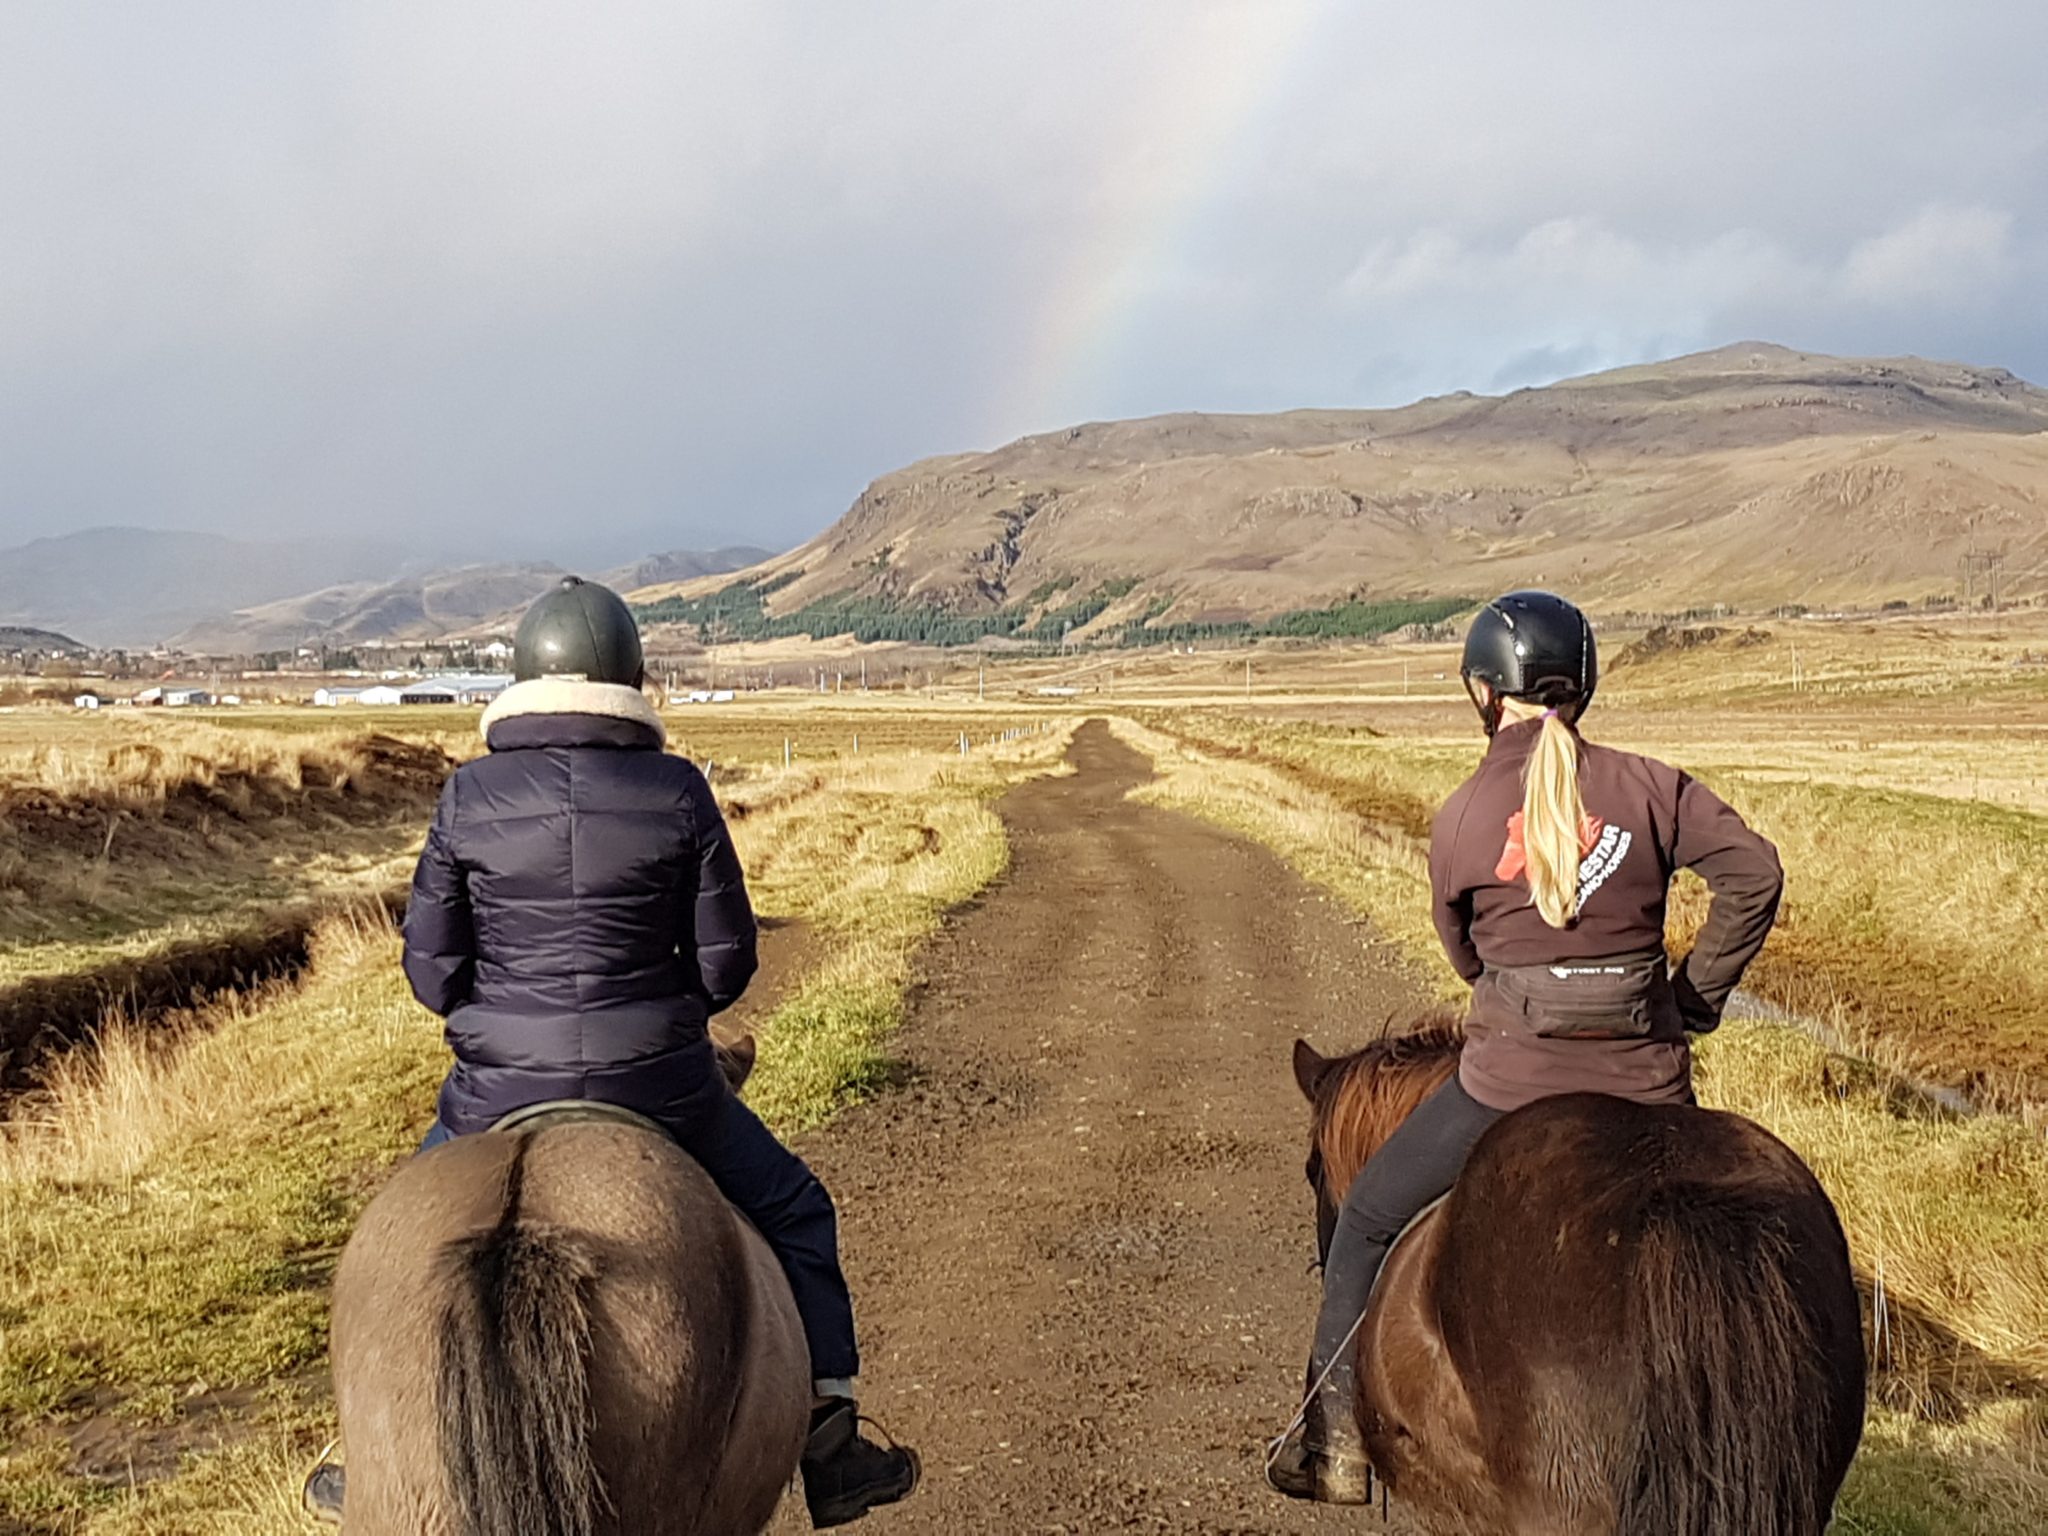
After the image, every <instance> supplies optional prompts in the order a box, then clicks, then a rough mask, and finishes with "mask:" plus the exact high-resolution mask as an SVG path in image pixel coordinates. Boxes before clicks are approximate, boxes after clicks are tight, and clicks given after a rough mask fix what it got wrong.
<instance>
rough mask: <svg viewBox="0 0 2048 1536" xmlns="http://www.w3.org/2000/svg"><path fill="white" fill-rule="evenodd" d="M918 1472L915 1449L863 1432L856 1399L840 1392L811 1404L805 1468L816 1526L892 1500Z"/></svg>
mask: <svg viewBox="0 0 2048 1536" xmlns="http://www.w3.org/2000/svg"><path fill="white" fill-rule="evenodd" d="M918 1472H919V1467H918V1460H917V1452H915V1451H913V1450H910V1449H908V1448H906V1447H904V1446H900V1445H895V1444H893V1443H892V1444H890V1445H887V1446H881V1445H877V1444H875V1443H874V1441H872V1440H865V1439H862V1438H861V1433H860V1419H859V1416H858V1414H857V1413H856V1412H855V1410H854V1406H853V1401H852V1399H850V1398H837V1399H834V1400H832V1401H830V1402H827V1403H825V1404H823V1405H821V1406H820V1407H818V1408H816V1409H813V1410H812V1412H811V1438H810V1439H809V1440H808V1441H807V1442H805V1444H804V1455H803V1474H804V1503H805V1504H807V1505H809V1506H810V1511H811V1525H812V1526H813V1528H815V1529H817V1530H821V1531H822V1530H824V1529H825V1528H826V1527H828V1526H834V1525H844V1524H846V1523H847V1521H849V1520H858V1519H859V1518H860V1517H861V1516H862V1515H864V1514H866V1513H867V1512H868V1511H869V1510H871V1509H874V1508H876V1507H877V1506H879V1505H883V1504H894V1503H895V1502H896V1501H897V1500H898V1499H901V1498H904V1497H905V1496H907V1495H908V1494H909V1492H910V1490H911V1489H913V1488H915V1487H916V1486H917V1479H918Z"/></svg>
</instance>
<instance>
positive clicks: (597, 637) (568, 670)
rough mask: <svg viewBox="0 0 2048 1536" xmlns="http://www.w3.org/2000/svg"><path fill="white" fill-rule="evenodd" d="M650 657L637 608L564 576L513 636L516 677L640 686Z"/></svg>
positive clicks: (591, 583)
mask: <svg viewBox="0 0 2048 1536" xmlns="http://www.w3.org/2000/svg"><path fill="white" fill-rule="evenodd" d="M644 668H645V658H644V657H643V656H642V655H641V651H640V626H639V625H637V624H635V623H634V622H633V610H632V609H630V608H628V607H627V606H626V605H625V602H624V601H623V600H622V599H621V598H620V597H619V594H618V593H616V592H614V591H613V590H612V589H611V588H610V587H602V586H599V585H598V584H597V583H596V582H594V581H585V580H584V579H583V578H582V577H581V576H564V577H563V578H562V580H561V582H560V584H559V585H557V586H556V587H555V588H554V589H553V590H551V591H549V592H545V593H543V594H542V595H541V596H540V597H539V598H537V599H535V601H534V604H533V606H532V607H531V608H529V609H527V610H526V617H525V618H523V619H521V620H520V621H519V633H518V634H516V635H514V636H513V637H512V675H513V676H514V677H516V678H518V679H519V681H520V682H522V683H523V682H527V681H529V680H531V679H533V678H536V677H580V678H583V679H585V680H586V681H589V682H593V683H623V684H625V685H626V686H627V687H629V688H637V687H639V686H640V680H641V676H642V673H643V670H644Z"/></svg>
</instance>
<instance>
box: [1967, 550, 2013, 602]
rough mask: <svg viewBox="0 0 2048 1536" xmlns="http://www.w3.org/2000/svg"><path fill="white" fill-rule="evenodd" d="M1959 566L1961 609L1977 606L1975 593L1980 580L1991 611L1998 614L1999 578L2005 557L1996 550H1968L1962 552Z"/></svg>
mask: <svg viewBox="0 0 2048 1536" xmlns="http://www.w3.org/2000/svg"><path fill="white" fill-rule="evenodd" d="M1960 564H1961V566H1962V577H1963V607H1964V608H1966V609H1967V608H1974V607H1976V606H1977V591H1978V587H1979V585H1980V581H1979V578H1981V585H1982V587H1983V589H1984V595H1985V596H1986V597H1988V598H1989V599H1990V602H1991V611H1992V612H1993V613H1996V612H1998V609H1999V597H2000V594H1999V590H1998V589H1999V577H2000V575H2001V574H2002V572H2003V568H2004V566H2005V556H2004V555H2002V554H1999V553H1998V552H1997V551H1996V550H1990V549H1970V550H1965V551H1964V552H1963V558H1962V560H1961V562H1960Z"/></svg>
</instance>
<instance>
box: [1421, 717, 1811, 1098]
mask: <svg viewBox="0 0 2048 1536" xmlns="http://www.w3.org/2000/svg"><path fill="white" fill-rule="evenodd" d="M1541 729H1542V725H1541V722H1538V721H1524V722H1522V723H1519V724H1516V725H1511V726H1507V727H1504V728H1503V729H1502V730H1501V731H1500V733H1499V734H1498V735H1497V736H1495V737H1494V739H1493V743H1492V746H1491V748H1490V749H1489V750H1488V752H1487V754H1486V760H1485V761H1484V762H1483V763H1481V764H1480V766H1479V771H1478V772H1477V773H1475V774H1473V775H1472V777H1471V778H1469V779H1467V780H1466V781H1465V782H1464V784H1462V785H1461V786H1459V788H1458V790H1457V792H1456V793H1455V794H1453V795H1452V796H1451V798H1450V799H1449V800H1448V801H1446V802H1445V804H1444V808H1443V809H1442V810H1441V811H1439V812H1438V813H1437V818H1436V824H1435V826H1434V828H1433V829H1432V831H1431V834H1430V848H1429V873H1430V884H1431V886H1432V888H1433V890H1434V894H1435V913H1436V927H1437V933H1438V934H1439V935H1440V936H1441V937H1442V939H1443V944H1444V950H1445V952H1446V953H1448V954H1449V955H1450V957H1451V964H1452V965H1453V966H1454V967H1456V969H1457V972H1458V974H1459V975H1460V976H1463V977H1464V978H1465V979H1466V980H1467V981H1469V982H1471V983H1472V1011H1471V1014H1470V1016H1469V1018H1468V1019H1467V1021H1466V1026H1465V1030H1466V1040H1465V1054H1464V1058H1463V1061H1462V1063H1461V1066H1460V1069H1459V1076H1460V1079H1461V1080H1462V1081H1463V1083H1464V1085H1465V1090H1466V1092H1468V1093H1470V1094H1471V1095H1472V1097H1473V1098H1475V1099H1477V1100H1479V1102H1480V1103H1482V1104H1487V1105H1491V1106H1492V1107H1494V1108H1496V1109H1514V1108H1518V1107H1519V1106H1521V1105H1523V1104H1527V1103H1529V1102H1530V1101H1532V1100H1534V1099H1540V1098H1544V1097H1546V1096H1548V1095H1550V1094H1554V1093H1577V1092H1595V1093H1613V1094H1619V1095H1620V1096H1622V1097H1623V1098H1630V1099H1636V1100H1640V1101H1643V1102H1647V1103H1670V1102H1673V1101H1676V1100H1682V1099H1685V1098H1687V1097H1688V1096H1689V1095H1690V1094H1691V1091H1692V1052H1691V1049H1690V1047H1689V1046H1688V1045H1687V1043H1686V1038H1685V1034H1686V1031H1687V1030H1695V1031H1705V1030H1709V1029H1712V1028H1713V1027H1714V1026H1715V1025H1716V1024H1718V1023H1720V1021H1721V1009H1722V1008H1723V1007H1724V1006H1725V1005H1726V1003H1727V1001H1728V995H1729V994H1730V993H1731V992H1733V991H1734V990H1735V984H1736V982H1737V981H1738V980H1740V979H1741V976H1742V973H1743V971H1744V969H1745V968H1747V966H1748V965H1749V962H1750V961H1751V960H1753V959H1755V958H1756V954H1757V951H1758V950H1760V949H1762V948H1763V944H1764V939H1765V937H1766V936H1767V935H1768V934H1769V933H1770V931H1771V923H1772V920H1773V919H1774V918H1775V917H1776V916H1777V911H1778V897H1779V894H1780V892H1781V891H1782V890H1783V887H1784V875H1783V872H1782V871H1781V870H1780V868H1779V865H1778V853H1777V850H1776V849H1775V848H1773V847H1772V846H1771V845H1770V844H1769V843H1768V842H1766V841H1765V840H1764V839H1763V838H1761V837H1759V836H1758V835H1757V834H1756V833H1755V832H1752V831H1751V830H1750V829H1749V827H1748V826H1747V825H1745V824H1744V822H1743V820H1742V818H1741V817H1740V816H1738V815H1736V813H1735V812H1734V811H1733V810H1732V809H1730V808H1729V806H1728V805H1727V804H1726V802H1724V801H1723V800H1721V799H1720V797H1719V796H1717V795H1715V794H1714V793H1713V791H1711V790H1709V789H1708V788H1706V787H1705V786H1704V785H1702V784H1700V783H1698V782H1697V781H1695V780H1693V779H1691V778H1688V777H1687V776H1686V775H1685V774H1683V773H1680V772H1679V771H1678V770H1677V769H1676V768H1673V767H1671V766H1669V765H1668V764H1665V763H1660V762H1657V761H1656V760H1655V759H1653V758H1647V757H1638V756H1636V755H1635V754H1634V753H1632V752H1619V751H1616V750H1614V749H1613V748H1611V747H1601V746H1595V745H1593V744H1592V743H1590V742H1581V743H1580V756H1579V786H1580V792H1581V795H1582V797H1583V799H1584V801H1585V805H1586V814H1587V818H1588V821H1587V825H1586V829H1585V831H1586V837H1587V841H1588V844H1589V850H1588V852H1587V854H1586V857H1585V861H1584V863H1583V864H1582V865H1581V866H1580V869H1579V899H1580V909H1579V915H1578V917H1577V919H1576V920H1575V921H1574V922H1573V923H1572V925H1571V926H1570V927H1568V928H1553V927H1551V926H1550V924H1548V923H1546V922H1545V921H1544V920H1543V917H1542V915H1541V914H1540V913H1539V912H1537V910H1536V908H1535V905H1534V904H1533V901H1532V899H1531V897H1530V894H1529V885H1528V880H1527V878H1526V876H1525V875H1524V874H1523V872H1522V867H1521V844H1520V814H1521V810H1522V772H1523V768H1524V765H1525V764H1526V763H1527V762H1528V759H1529V754H1530V751H1531V750H1532V749H1533V748H1534V746H1535V744H1536V738H1537V735H1538V733H1539V732H1540V731H1541ZM1680 869H1692V870H1696V871H1698V873H1699V874H1700V876H1701V878H1703V879H1704V880H1705V881H1706V883H1707V887H1708V889H1709V890H1710V891H1711V892H1712V893H1713V902H1712V905H1711V908H1710V909H1709V911H1708V913H1707V920H1706V923H1705V925H1704V926H1703V927H1702V928H1701V929H1700V933H1699V938H1698V940H1697V942H1696V943H1695V944H1694V945H1693V949H1692V953H1691V954H1689V955H1688V956H1687V957H1686V958H1685V960H1684V962H1683V963H1682V964H1680V965H1678V966H1677V967H1676V968H1675V969H1674V970H1672V971H1671V973H1670V975H1669V976H1668V977H1667V976H1666V963H1665V955H1664V906H1665V898H1666V895H1667V893H1668V891H1669V888H1670V884H1671V876H1672V874H1673V873H1674V872H1675V871H1677V870H1680Z"/></svg>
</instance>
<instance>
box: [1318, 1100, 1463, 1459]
mask: <svg viewBox="0 0 2048 1536" xmlns="http://www.w3.org/2000/svg"><path fill="white" fill-rule="evenodd" d="M1502 1113H1503V1111H1501V1110H1498V1109H1488V1108H1487V1107H1486V1106H1485V1105H1484V1104H1481V1103H1480V1102H1479V1101H1478V1100H1477V1099H1475V1098H1473V1097H1472V1095H1470V1094H1469V1093H1467V1092H1466V1091H1465V1089H1464V1087H1463V1085H1461V1084H1460V1083H1459V1082H1458V1080H1457V1078H1455V1077H1453V1078H1452V1079H1451V1080H1450V1081H1449V1082H1448V1083H1445V1084H1444V1085H1443V1087H1441V1088H1439V1089H1437V1091H1436V1092H1435V1093H1433V1094H1431V1095H1430V1096H1429V1097H1428V1098H1426V1099H1424V1100H1423V1101H1422V1103H1421V1104H1419V1105H1418V1106H1417V1107H1416V1109H1415V1112H1414V1113H1413V1114H1411V1115H1410V1116H1409V1117H1408V1118H1407V1119H1406V1120H1404V1121H1402V1122H1401V1125H1400V1128H1399V1129H1398V1130H1396V1131H1395V1132H1394V1134H1393V1135H1391V1136H1389V1137H1388V1138H1387V1142H1386V1145H1385V1146H1383V1147H1381V1148H1380V1149H1379V1151H1377V1152H1375V1153H1374V1154H1373V1155H1372V1156H1371V1157H1370V1158H1368V1159H1367V1160H1366V1164H1365V1167H1364V1169H1363V1170H1362V1171H1361V1172H1360V1173H1359V1175H1358V1177H1357V1178H1355V1179H1353V1180H1352V1181H1351V1188H1350V1190H1349V1191H1347V1192H1346V1194H1345V1196H1344V1208H1343V1210H1342V1211H1341V1212H1339V1213H1338V1216H1337V1228H1336V1231H1335V1233H1334V1234H1333V1235H1332V1237H1331V1239H1330V1252H1329V1254H1328V1256H1327V1257H1326V1258H1325V1259H1324V1261H1323V1306H1322V1310H1321V1311H1320V1312H1319V1313H1317V1314H1316V1336H1315V1346H1314V1351H1313V1353H1312V1354H1311V1356H1310V1359H1309V1380H1310V1381H1311V1382H1314V1381H1315V1380H1316V1379H1317V1378H1319V1377H1322V1378H1323V1381H1324V1385H1323V1388H1322V1390H1321V1391H1320V1392H1318V1393H1317V1398H1318V1401H1319V1405H1320V1407H1321V1410H1322V1411H1321V1414H1320V1417H1321V1419H1322V1421H1323V1424H1324V1425H1325V1426H1336V1427H1337V1430H1338V1431H1341V1428H1342V1427H1343V1426H1348V1425H1349V1424H1350V1423H1351V1415H1352V1406H1351V1405H1352V1402H1353V1400H1354V1399H1353V1391H1354V1381H1355V1377H1354V1374H1353V1361H1354V1360H1355V1359H1356V1358H1357V1354H1356V1350H1355V1348H1354V1347H1347V1345H1346V1339H1347V1337H1348V1336H1349V1335H1350V1334H1351V1331H1352V1328H1353V1327H1354V1326H1355V1325H1356V1324H1357V1322H1358V1320H1359V1319H1360V1318H1361V1317H1363V1316H1364V1315H1365V1304H1366V1302H1367V1301H1369V1300H1370V1299H1371V1297H1372V1288H1373V1282H1374V1281H1375V1280H1377V1279H1378V1278H1379V1273H1380V1266H1381V1265H1383V1264H1385V1263H1386V1261H1387V1250H1388V1249H1389V1248H1391V1247H1392V1246H1393V1242H1394V1239H1395V1238H1396V1237H1399V1236H1400V1235H1401V1229H1402V1228H1403V1227H1405V1226H1407V1225H1408V1223H1409V1222H1411V1221H1413V1220H1414V1219H1415V1216H1416V1213H1417V1212H1419V1211H1420V1210H1421V1209H1422V1208H1423V1207H1424V1206H1426V1205H1428V1204H1429V1202H1430V1201H1432V1200H1434V1199H1436V1198H1437V1197H1438V1196H1440V1195H1443V1194H1447V1193H1448V1192H1449V1191H1450V1188H1451V1185H1453V1184H1454V1183H1456V1182H1457V1178H1458V1174H1459V1173H1460V1172H1461V1171H1462V1170H1463V1169H1464V1166H1465V1159H1466V1158H1467V1157H1468V1156H1470V1155H1471V1152H1472V1144H1473V1143H1474V1142H1476V1141H1478V1140H1479V1138H1480V1136H1481V1134H1483V1133H1484V1132H1485V1130H1486V1128H1487V1127H1488V1126H1490V1125H1492V1124H1493V1122H1494V1121H1496V1120H1498V1119H1499V1118H1500V1117H1501V1115H1502ZM1353 1342H1354V1344H1355V1341H1353ZM1325 1370H1327V1371H1328V1372H1329V1374H1328V1376H1327V1377H1323V1373H1324V1371H1325ZM1333 1432H1335V1431H1333Z"/></svg>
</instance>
